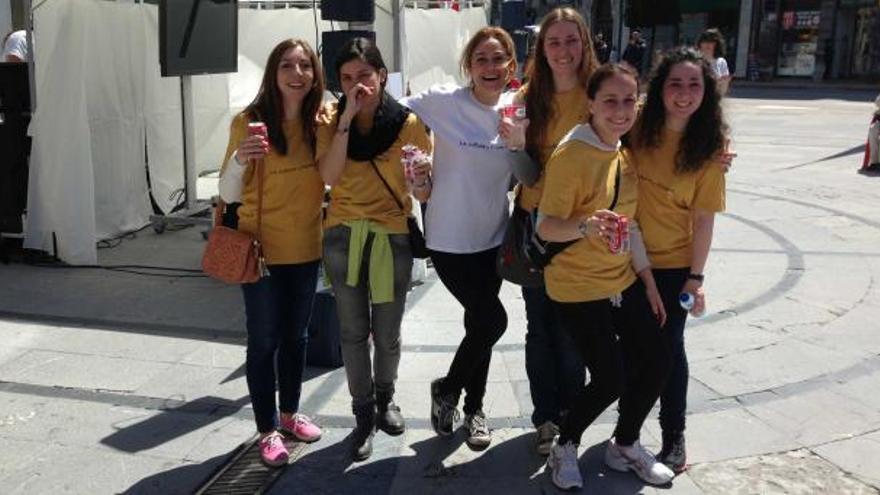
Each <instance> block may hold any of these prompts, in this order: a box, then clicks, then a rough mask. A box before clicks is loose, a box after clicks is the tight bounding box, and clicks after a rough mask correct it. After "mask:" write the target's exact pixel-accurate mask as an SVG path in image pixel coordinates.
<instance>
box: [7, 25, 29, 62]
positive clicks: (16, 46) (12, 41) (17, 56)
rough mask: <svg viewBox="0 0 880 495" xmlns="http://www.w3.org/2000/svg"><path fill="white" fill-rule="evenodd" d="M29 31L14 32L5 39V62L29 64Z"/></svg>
mask: <svg viewBox="0 0 880 495" xmlns="http://www.w3.org/2000/svg"><path fill="white" fill-rule="evenodd" d="M27 59H28V42H27V31H25V30H24V29H20V30H18V31H12V32H11V33H9V34H7V35H6V37H5V38H3V58H2V60H3V62H27Z"/></svg>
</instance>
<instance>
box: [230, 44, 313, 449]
mask: <svg viewBox="0 0 880 495" xmlns="http://www.w3.org/2000/svg"><path fill="white" fill-rule="evenodd" d="M323 95H324V76H323V73H322V71H321V64H320V62H319V61H318V57H317V56H316V55H315V52H314V51H313V50H312V48H311V47H310V46H309V44H308V43H306V42H305V41H302V40H292V39H291V40H286V41H282V42H281V43H279V44H278V45H277V46H275V48H274V49H273V50H272V52H271V53H270V54H269V59H268V61H267V62H266V70H265V72H264V74H263V81H262V84H261V85H260V90H259V92H258V93H257V96H256V98H255V99H254V101H253V102H252V103H251V104H250V105H248V106H247V108H245V109H244V111H243V112H241V113H240V114H238V115H237V116H236V117H235V118H234V119H233V121H232V125H231V127H230V131H229V145H228V146H227V150H226V158H225V161H224V165H223V167H222V170H221V174H220V184H219V188H220V197H221V198H222V199H223V201H224V202H225V203H226V204H227V205H228V206H227V212H226V215H225V217H226V218H229V219H231V223H232V224H233V225H231V226H233V227H236V226H237V228H238V229H239V230H242V231H245V232H249V233H252V234H255V235H256V236H257V238H258V239H260V241H261V243H262V247H263V254H264V256H265V258H266V262H267V264H268V267H267V268H268V272H269V273H268V275H267V276H264V277H262V278H261V279H260V280H259V281H257V282H254V283H250V284H243V285H242V292H243V294H244V307H245V314H246V317H247V323H246V325H247V363H246V374H247V384H248V391H249V393H250V397H251V404H252V405H253V408H254V419H255V420H256V423H257V431H258V432H259V433H260V456H261V458H262V460H263V462H265V463H266V464H268V465H270V466H279V465H283V464H286V463H287V458H288V451H287V448H286V447H285V446H284V442H283V439H282V434H281V432H283V433H286V434H288V435H292V436H293V437H295V438H296V439H298V440H301V441H304V442H313V441H315V440H318V439H319V438H321V429H320V428H318V426H316V425H315V424H314V423H312V421H311V420H310V419H309V418H308V417H307V416H305V415H303V414H300V413H299V412H298V411H299V401H300V394H301V392H302V379H303V371H304V369H305V365H306V346H307V342H308V326H309V318H310V317H311V312H312V303H313V301H314V297H315V290H316V287H317V277H318V264H319V262H320V258H321V201H322V199H323V194H324V183H323V182H322V181H321V176H320V175H319V174H318V169H317V168H316V166H315V163H316V159H317V155H316V153H315V149H316V147H315V142H316V135H317V129H316V127H317V124H316V116H317V114H318V110H319V108H320V106H321V100H322V98H323ZM252 121H262V122H264V123H265V124H266V127H267V128H268V137H263V136H259V135H257V136H248V123H250V122H252ZM235 205H240V206H238V207H237V209H236V208H235ZM235 224H237V225H235ZM276 382H277V384H278V403H277V409H276V400H275V390H276V389H275V384H276ZM279 411H280V417H278V413H279ZM279 430H280V431H279Z"/></svg>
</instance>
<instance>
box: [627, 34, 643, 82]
mask: <svg viewBox="0 0 880 495" xmlns="http://www.w3.org/2000/svg"><path fill="white" fill-rule="evenodd" d="M644 58H645V42H644V41H643V40H642V32H641V31H639V30H638V29H633V30H632V31H630V32H629V43H628V44H627V45H626V49H625V50H624V51H623V56H622V57H621V60H623V61H624V62H626V63H627V64H629V66H630V67H631V68H632V69H633V71H635V73H636V74H639V75H641V73H642V63H643V61H644Z"/></svg>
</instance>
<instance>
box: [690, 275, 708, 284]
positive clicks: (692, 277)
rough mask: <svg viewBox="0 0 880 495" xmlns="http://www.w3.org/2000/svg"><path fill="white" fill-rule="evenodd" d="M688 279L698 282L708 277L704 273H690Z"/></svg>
mask: <svg viewBox="0 0 880 495" xmlns="http://www.w3.org/2000/svg"><path fill="white" fill-rule="evenodd" d="M687 278H688V280H696V281H697V282H701V283H702V282H703V279H705V278H706V277H705V276H704V275H703V274H702V273H688V277H687Z"/></svg>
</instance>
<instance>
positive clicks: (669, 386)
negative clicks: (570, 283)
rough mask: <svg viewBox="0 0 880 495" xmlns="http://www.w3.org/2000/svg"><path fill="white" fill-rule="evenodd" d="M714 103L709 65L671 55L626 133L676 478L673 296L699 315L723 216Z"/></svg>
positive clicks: (663, 421)
mask: <svg viewBox="0 0 880 495" xmlns="http://www.w3.org/2000/svg"><path fill="white" fill-rule="evenodd" d="M720 100H721V96H720V93H719V92H718V91H717V89H716V78H715V76H714V74H713V72H712V69H711V67H710V65H709V62H708V61H707V60H706V59H705V58H704V57H703V56H702V55H701V54H700V53H699V52H697V51H696V50H694V49H692V48H677V49H674V50H672V51H670V52H667V53H666V55H665V56H664V57H663V59H662V60H661V62H660V64H659V65H658V66H657V67H656V69H655V70H654V72H653V73H652V75H651V78H650V83H649V86H648V93H647V97H646V100H645V104H644V106H643V107H642V110H641V112H640V114H639V118H638V121H637V122H636V124H635V126H634V127H633V130H632V132H631V133H630V135H629V146H630V148H631V150H632V156H633V160H634V162H635V165H636V168H637V170H638V174H639V213H638V216H637V220H638V222H639V226H640V227H641V229H642V235H643V237H644V242H645V247H646V249H647V252H648V258H649V259H650V262H651V266H652V267H653V273H654V279H655V280H656V282H657V287H658V289H659V290H660V295H661V296H662V298H663V304H664V306H665V312H666V315H667V320H666V325H665V326H664V327H663V336H664V337H665V338H666V345H667V346H668V347H669V349H670V352H671V356H672V370H671V374H670V376H669V379H668V381H667V383H666V386H665V388H664V389H663V392H662V394H661V395H660V427H661V429H662V431H663V435H662V437H663V446H662V448H661V450H660V453H659V454H658V456H657V457H658V459H659V460H660V461H662V462H663V463H665V464H666V465H667V466H668V467H669V468H670V469H672V470H673V471H675V472H676V473H680V472H682V471H684V470H685V469H686V467H687V457H686V452H685V440H684V430H685V412H686V408H687V387H688V362H687V355H686V353H685V345H684V327H685V321H686V319H687V311H686V310H685V309H683V308H682V306H681V305H680V303H679V296H680V295H682V294H690V295H691V296H693V298H694V305H693V309H692V310H691V313H692V314H695V315H699V314H701V313H702V312H703V311H704V310H705V304H706V302H705V292H704V290H703V278H704V275H703V274H704V270H705V268H706V262H707V260H708V256H709V248H710V247H711V245H712V233H713V228H714V222H715V214H716V213H718V212H721V211H724V206H725V179H724V172H725V170H726V169H727V167H729V165H730V162H731V160H732V159H733V156H734V155H733V153H732V152H729V151H728V150H726V143H727V142H728V136H727V131H728V129H727V126H726V124H725V122H724V118H723V115H722V110H721V101H720ZM719 162H720V163H719Z"/></svg>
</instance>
